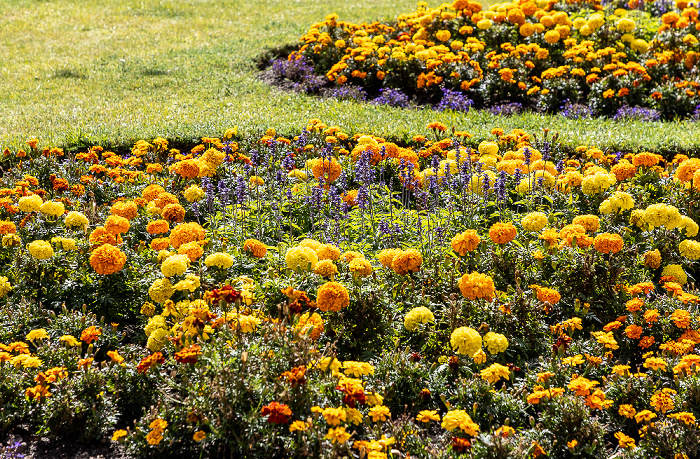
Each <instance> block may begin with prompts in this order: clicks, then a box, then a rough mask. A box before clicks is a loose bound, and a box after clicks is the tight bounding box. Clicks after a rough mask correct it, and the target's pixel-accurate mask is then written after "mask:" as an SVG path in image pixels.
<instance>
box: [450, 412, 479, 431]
mask: <svg viewBox="0 0 700 459" xmlns="http://www.w3.org/2000/svg"><path fill="white" fill-rule="evenodd" d="M441 425H442V428H443V429H447V430H450V431H452V430H455V429H457V428H459V429H461V430H462V431H463V432H464V433H466V434H467V435H472V436H474V435H476V434H477V433H478V432H479V425H478V424H476V423H475V422H474V421H472V418H471V417H469V415H468V414H467V412H466V411H464V410H452V411H448V412H447V413H446V414H445V416H443V417H442V424H441Z"/></svg>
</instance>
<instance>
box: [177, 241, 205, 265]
mask: <svg viewBox="0 0 700 459" xmlns="http://www.w3.org/2000/svg"><path fill="white" fill-rule="evenodd" d="M177 253H178V254H180V255H187V257H188V258H189V259H190V261H192V262H193V261H196V260H198V259H199V257H201V256H202V255H204V249H203V248H202V245H201V244H200V243H199V242H197V241H192V242H188V243H187V244H182V245H181V246H180V248H179V249H177Z"/></svg>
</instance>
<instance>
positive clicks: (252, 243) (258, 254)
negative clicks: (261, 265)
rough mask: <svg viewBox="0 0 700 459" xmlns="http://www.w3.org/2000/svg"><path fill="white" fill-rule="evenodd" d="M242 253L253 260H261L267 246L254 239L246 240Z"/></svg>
mask: <svg viewBox="0 0 700 459" xmlns="http://www.w3.org/2000/svg"><path fill="white" fill-rule="evenodd" d="M243 251H244V252H246V253H248V254H250V255H252V256H254V257H255V258H262V257H264V256H265V254H266V253H267V246H266V245H265V244H263V243H262V242H260V241H258V240H256V239H246V240H245V242H244V243H243Z"/></svg>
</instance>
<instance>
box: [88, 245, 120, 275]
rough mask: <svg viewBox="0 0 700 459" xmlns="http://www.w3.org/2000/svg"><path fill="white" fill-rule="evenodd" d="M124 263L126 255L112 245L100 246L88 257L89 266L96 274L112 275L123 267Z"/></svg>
mask: <svg viewBox="0 0 700 459" xmlns="http://www.w3.org/2000/svg"><path fill="white" fill-rule="evenodd" d="M124 263H126V255H125V254H124V252H122V251H121V250H119V249H118V248H116V247H114V246H113V245H112V244H102V245H101V246H99V247H98V248H96V249H95V250H94V251H93V252H92V255H90V266H92V269H94V270H95V272H96V273H97V274H102V275H108V274H114V273H116V272H117V271H120V270H121V269H122V268H123V267H124Z"/></svg>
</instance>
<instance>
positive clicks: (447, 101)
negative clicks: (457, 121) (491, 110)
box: [435, 88, 474, 113]
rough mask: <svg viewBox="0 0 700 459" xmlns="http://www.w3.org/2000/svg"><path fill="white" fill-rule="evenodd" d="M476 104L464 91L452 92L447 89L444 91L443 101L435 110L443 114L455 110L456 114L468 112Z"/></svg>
mask: <svg viewBox="0 0 700 459" xmlns="http://www.w3.org/2000/svg"><path fill="white" fill-rule="evenodd" d="M473 104H474V102H473V101H472V100H471V99H469V98H468V97H467V95H466V94H464V93H463V92H462V91H452V90H450V89H447V88H443V89H442V100H441V101H440V103H439V104H438V105H437V107H435V110H437V111H439V112H442V111H445V110H454V111H456V112H464V113H466V112H468V111H469V108H470V107H471V106H472V105H473Z"/></svg>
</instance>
